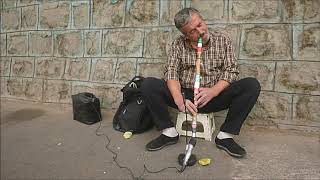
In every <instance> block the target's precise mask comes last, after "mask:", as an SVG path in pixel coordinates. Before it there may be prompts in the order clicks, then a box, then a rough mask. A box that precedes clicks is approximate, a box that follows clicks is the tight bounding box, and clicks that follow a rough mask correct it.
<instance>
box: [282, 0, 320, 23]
mask: <svg viewBox="0 0 320 180" xmlns="http://www.w3.org/2000/svg"><path fill="white" fill-rule="evenodd" d="M280 2H281V3H282V7H283V19H284V22H319V19H320V1H319V0H281V1H280Z"/></svg>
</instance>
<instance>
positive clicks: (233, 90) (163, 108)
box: [141, 8, 260, 157]
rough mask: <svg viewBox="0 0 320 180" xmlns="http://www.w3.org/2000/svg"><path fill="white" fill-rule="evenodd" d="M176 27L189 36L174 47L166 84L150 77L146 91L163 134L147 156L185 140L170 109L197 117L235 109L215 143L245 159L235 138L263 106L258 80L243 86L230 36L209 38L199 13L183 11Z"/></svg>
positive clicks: (150, 147)
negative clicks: (198, 54)
mask: <svg viewBox="0 0 320 180" xmlns="http://www.w3.org/2000/svg"><path fill="white" fill-rule="evenodd" d="M174 22H175V26H176V27H177V28H178V29H179V30H180V31H181V32H182V34H183V36H180V37H178V38H177V39H175V40H174V41H173V43H172V45H171V48H170V50H169V54H168V61H167V64H166V70H165V79H164V80H161V79H157V78H151V77H150V78H146V79H145V80H144V82H143V83H142V85H141V91H142V94H143V96H144V98H145V100H146V102H147V104H148V108H149V110H150V112H151V114H152V117H153V121H154V124H155V125H156V127H157V129H158V130H161V131H162V134H161V135H160V136H159V137H158V138H156V139H154V140H152V141H151V142H149V143H148V144H147V145H146V148H147V150H149V151H156V150H160V149H162V148H163V147H165V146H167V145H170V144H175V143H177V142H178V140H179V134H178V133H177V131H176V129H175V127H174V124H173V123H172V122H171V120H170V117H169V112H168V106H170V107H173V108H176V109H179V111H182V112H184V111H185V109H186V110H187V112H189V113H191V114H196V113H197V112H200V113H210V112H217V111H221V110H224V109H229V111H228V114H227V117H226V119H225V121H224V123H223V124H222V126H221V127H220V132H219V133H218V135H217V137H216V138H215V143H216V146H217V147H218V148H221V149H223V150H225V151H226V152H227V153H228V154H230V155H231V156H234V157H243V156H245V155H246V151H245V150H244V149H243V148H242V147H241V146H239V145H238V144H237V143H236V142H235V141H234V140H233V135H238V134H239V132H240V129H241V126H242V124H243V122H244V121H245V119H246V117H247V116H248V114H249V112H250V111H251V109H252V107H253V106H254V104H255V103H256V101H257V98H258V96H259V94H260V84H259V82H258V81H257V80H256V79H255V78H245V79H241V80H238V81H237V78H238V74H239V71H238V68H237V62H236V57H235V55H234V51H233V47H232V43H231V41H230V39H229V38H228V37H227V36H226V35H223V34H220V33H219V34H218V33H211V32H209V31H208V26H207V24H206V22H205V21H204V19H203V18H202V16H201V14H200V13H199V11H198V10H196V9H194V8H185V9H182V10H180V11H179V12H178V13H177V14H176V15H175V18H174ZM199 37H202V39H203V52H202V58H201V68H200V69H201V81H200V89H199V94H198V95H196V96H195V97H194V96H193V89H192V88H193V86H194V80H195V74H196V72H195V63H196V49H197V41H198V38H199ZM182 92H183V93H184V94H185V97H186V101H184V97H183V95H182ZM184 102H185V103H184Z"/></svg>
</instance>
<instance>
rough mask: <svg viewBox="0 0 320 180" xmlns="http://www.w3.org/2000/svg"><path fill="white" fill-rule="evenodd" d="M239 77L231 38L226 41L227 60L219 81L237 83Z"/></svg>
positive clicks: (225, 59)
mask: <svg viewBox="0 0 320 180" xmlns="http://www.w3.org/2000/svg"><path fill="white" fill-rule="evenodd" d="M238 76H239V70H238V64H237V58H236V56H235V54H234V48H233V46H232V42H231V40H230V39H229V38H226V41H225V58H224V63H223V69H222V72H221V74H220V77H219V80H224V81H227V82H229V83H232V82H233V81H236V80H237V79H238Z"/></svg>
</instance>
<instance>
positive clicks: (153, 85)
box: [141, 77, 260, 135]
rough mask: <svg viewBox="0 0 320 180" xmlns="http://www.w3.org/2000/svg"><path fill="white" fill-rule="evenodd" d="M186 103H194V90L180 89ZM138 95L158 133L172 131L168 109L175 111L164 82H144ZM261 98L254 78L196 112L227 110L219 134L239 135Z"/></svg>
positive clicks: (235, 84) (226, 90)
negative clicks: (141, 97)
mask: <svg viewBox="0 0 320 180" xmlns="http://www.w3.org/2000/svg"><path fill="white" fill-rule="evenodd" d="M182 91H183V92H184V94H185V97H186V99H189V100H191V101H193V90H192V89H182ZM141 92H142V95H143V97H144V98H145V100H146V102H147V104H148V109H149V110H150V112H151V115H152V118H153V121H154V124H155V126H156V127H157V129H158V130H163V129H165V128H169V127H173V126H174V124H173V122H172V121H171V120H170V116H169V112H168V106H170V107H173V108H176V109H177V108H178V107H177V105H176V104H175V102H174V100H173V98H172V96H171V93H170V91H169V88H168V86H167V84H166V82H165V81H164V80H161V79H157V78H152V77H149V78H146V79H145V80H144V81H143V83H142V84H141ZM259 94H260V84H259V82H258V81H257V80H256V79H255V78H244V79H241V80H239V81H235V82H233V83H231V84H230V86H228V87H227V88H226V89H224V90H223V91H222V92H221V93H220V94H219V95H218V96H217V97H214V98H213V99H212V100H211V101H209V102H208V103H207V104H206V105H205V106H204V107H202V108H200V109H198V112H199V113H211V112H217V111H221V110H224V109H229V111H228V114H227V117H226V119H225V121H224V123H223V124H222V125H221V127H220V130H221V131H223V132H227V133H230V134H234V135H238V134H239V133H240V129H241V126H242V124H243V123H244V121H245V119H246V117H247V116H248V114H249V112H250V111H251V109H252V108H253V106H254V104H255V103H256V101H257V98H258V96H259Z"/></svg>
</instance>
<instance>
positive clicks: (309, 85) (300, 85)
mask: <svg viewBox="0 0 320 180" xmlns="http://www.w3.org/2000/svg"><path fill="white" fill-rule="evenodd" d="M319 67H320V62H281V63H280V62H278V63H277V67H276V69H277V70H276V80H275V90H276V91H281V92H288V93H304V94H311V95H320V73H319Z"/></svg>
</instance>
